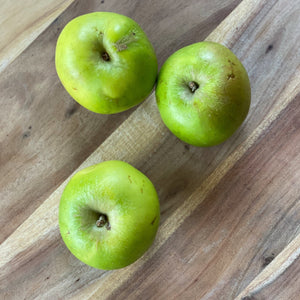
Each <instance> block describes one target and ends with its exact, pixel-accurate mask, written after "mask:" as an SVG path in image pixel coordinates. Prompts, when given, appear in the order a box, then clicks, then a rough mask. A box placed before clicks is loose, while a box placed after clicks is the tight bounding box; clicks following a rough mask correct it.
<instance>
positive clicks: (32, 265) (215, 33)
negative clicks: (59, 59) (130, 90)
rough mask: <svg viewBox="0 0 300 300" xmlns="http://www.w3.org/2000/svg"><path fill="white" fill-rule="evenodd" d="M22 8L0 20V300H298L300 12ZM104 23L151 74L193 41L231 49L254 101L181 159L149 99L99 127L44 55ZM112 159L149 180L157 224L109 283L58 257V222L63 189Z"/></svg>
mask: <svg viewBox="0 0 300 300" xmlns="http://www.w3.org/2000/svg"><path fill="white" fill-rule="evenodd" d="M24 2H26V4H27V6H25V7H23V6H22V7H21V6H20V5H19V4H18V3H14V2H12V3H10V4H6V6H7V7H6V8H7V10H6V12H5V13H3V12H1V14H0V16H1V18H2V20H1V22H2V24H7V30H6V29H5V28H4V29H5V30H6V32H8V33H9V34H6V35H5V34H4V35H3V39H2V37H1V45H2V49H1V55H0V65H1V73H0V91H1V98H0V101H1V108H2V109H1V111H0V125H1V126H0V199H1V202H0V209H1V212H2V215H1V218H0V224H1V232H0V242H1V245H0V299H66V298H74V299H89V298H91V299H235V298H236V299H243V300H246V299H248V300H249V299H280V300H282V299H299V295H300V275H299V272H300V259H299V255H300V235H299V233H300V130H299V127H300V109H299V107H300V106H299V105H300V96H299V91H300V47H299V46H300V1H299V0H297V1H293V5H292V6H291V5H289V4H290V1H288V0H278V1H275V0H270V1H263V0H255V1H254V0H244V1H242V2H241V1H236V0H226V1H217V0H204V1H197V0H192V1H182V0H175V1H170V0H164V1H159V0H154V1H143V2H142V1H138V0H128V1H117V0H111V1H104V0H102V1H95V0H94V1H92V0H89V1H74V2H73V1H66V2H64V3H63V2H62V1H61V2H60V1H55V0H52V1H49V2H48V4H47V6H43V5H42V6H40V9H37V10H32V9H30V5H29V4H30V3H31V4H32V3H33V2H34V1H31V2H30V0H26V1H24ZM7 3H9V2H7ZM32 5H33V4H32ZM102 10H103V11H114V12H118V13H122V14H125V15H128V16H130V17H132V18H133V19H135V20H136V21H137V22H138V23H139V24H140V25H141V27H142V28H143V29H144V30H145V32H146V33H147V35H148V37H149V38H150V40H151V41H152V43H153V45H154V47H155V50H156V53H157V56H158V61H159V66H161V65H162V64H163V62H164V61H165V59H166V58H167V57H168V56H169V55H170V54H171V53H173V52H174V51H176V50H177V49H179V48H181V47H183V46H185V45H188V44H191V43H194V42H198V41H201V40H204V39H205V38H206V39H207V40H211V41H216V42H220V43H222V44H224V45H226V46H227V47H229V48H230V49H232V51H233V52H234V53H235V54H236V55H237V56H238V57H239V58H240V60H241V61H242V62H243V64H244V65H245V67H246V69H247V71H248V73H249V76H250V81H251V86H252V103H251V108H250V113H249V116H248V117H247V119H246V121H245V122H244V124H243V125H242V127H241V128H240V129H239V130H238V131H237V132H236V133H235V134H234V136H232V137H231V138H230V139H229V140H228V141H227V142H225V143H223V144H222V145H219V146H216V147H211V148H196V147H192V146H189V145H186V144H184V143H182V142H181V141H179V140H178V139H177V138H175V137H174V136H173V135H172V134H170V132H169V131H168V130H167V129H166V127H165V126H164V125H163V123H162V121H161V119H160V116H159V113H158V110H157V107H156V103H155V97H154V94H153V93H152V94H151V95H150V97H148V99H147V100H146V101H145V102H144V103H143V104H141V105H140V106H139V107H138V108H137V109H132V110H130V111H128V112H125V113H121V114H117V115H112V116H102V115H97V114H94V113H91V112H89V111H87V110H85V109H84V108H82V107H80V106H79V105H77V104H76V103H75V102H74V100H72V99H71V98H70V97H69V95H68V94H67V93H66V91H65V90H64V89H63V87H62V86H61V84H60V82H59V80H58V78H57V75H56V72H55V67H54V51H55V43H56V40H57V37H58V35H59V33H60V31H61V30H62V28H63V26H64V25H65V24H66V23H67V22H68V21H69V20H71V19H72V18H74V17H76V16H78V15H80V14H83V13H87V12H91V11H102ZM20 11H23V14H20ZM16 16H17V18H16ZM14 18H15V19H14ZM13 19H14V20H15V22H13V21H11V20H13ZM22 22H23V23H24V22H25V25H26V26H24V28H25V29H24V32H25V33H24V32H22V30H21V28H22V26H20V25H19V24H22ZM8 24H10V25H9V26H8ZM13 26H15V27H13ZM14 33H15V34H14ZM3 45H5V47H4V46H3ZM9 45H11V47H12V51H8V50H7V49H9ZM110 159H120V160H124V161H127V162H128V163H130V164H132V165H133V166H135V167H137V168H138V169H140V170H141V171H142V172H144V173H145V174H146V175H147V176H148V177H149V178H150V179H151V180H152V182H153V183H154V185H155V187H156V189H157V191H158V193H159V198H160V203H161V224H160V228H159V231H158V235H157V238H156V240H155V243H154V245H153V246H152V247H151V248H150V250H149V251H148V252H147V253H146V254H145V255H144V256H143V257H142V258H141V259H140V260H138V261H137V262H136V263H134V264H132V265H131V266H129V267H127V268H124V269H121V270H116V271H109V272H108V271H100V270H96V269H93V268H90V267H88V266H86V265H84V264H83V263H81V262H80V261H78V260H77V259H76V258H74V257H73V256H72V255H71V254H70V252H69V251H68V250H67V248H66V247H65V245H64V244H63V242H62V239H61V237H60V234H59V230H58V221H57V213H58V203H59V199H60V195H61V192H62V190H63V188H64V186H65V184H66V182H68V180H69V176H71V174H73V173H74V172H75V171H76V170H78V169H82V168H84V167H86V166H89V165H92V164H94V163H99V162H101V161H104V160H110Z"/></svg>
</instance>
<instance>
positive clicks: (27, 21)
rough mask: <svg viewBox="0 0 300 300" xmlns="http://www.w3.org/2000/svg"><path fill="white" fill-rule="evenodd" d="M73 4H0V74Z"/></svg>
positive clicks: (54, 0) (59, 0)
mask: <svg viewBox="0 0 300 300" xmlns="http://www.w3.org/2000/svg"><path fill="white" fill-rule="evenodd" d="M73 1H74V0H67V1H66V0H50V1H49V0H48V1H34V0H22V2H21V3H16V1H10V0H2V1H1V11H0V26H1V28H2V30H1V39H0V72H1V71H3V70H4V69H5V68H6V67H7V66H8V65H9V64H10V63H11V62H12V61H13V60H14V59H15V58H16V57H17V56H18V55H19V54H20V53H21V52H22V51H23V50H24V49H25V48H26V47H27V46H28V45H30V43H32V42H33V41H34V40H35V39H36V38H37V37H38V35H39V34H40V33H41V32H42V31H43V30H44V29H45V28H47V27H48V26H49V24H51V22H52V21H53V20H54V19H55V18H57V17H58V16H59V15H60V14H61V13H62V12H63V11H64V10H65V9H66V8H67V7H68V6H69V5H70V4H71V3H72V2H73Z"/></svg>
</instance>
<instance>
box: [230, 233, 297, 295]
mask: <svg viewBox="0 0 300 300" xmlns="http://www.w3.org/2000/svg"><path fill="white" fill-rule="evenodd" d="M299 257H300V234H299V235H297V236H296V237H295V238H294V239H293V240H292V241H291V242H290V243H289V244H288V245H287V246H286V247H285V248H284V249H283V250H282V252H280V254H278V255H277V256H276V257H275V259H274V260H273V261H272V262H271V263H270V264H269V265H268V266H267V267H266V268H265V269H264V270H263V271H262V272H261V273H260V274H259V275H258V276H257V277H256V278H255V279H254V280H253V281H252V282H251V283H250V284H249V285H248V286H247V287H246V288H245V289H244V290H243V291H242V292H241V293H240V294H239V295H238V296H237V297H236V298H235V299H236V300H240V299H243V298H244V297H247V296H248V297H250V298H251V297H253V296H255V294H256V293H258V292H260V291H261V290H263V289H264V288H266V287H267V286H268V285H270V284H272V283H273V282H274V281H275V280H276V279H278V278H279V276H281V275H282V274H283V273H284V272H286V271H287V269H288V268H289V267H290V266H291V265H292V264H293V263H295V262H296V260H297V259H298V258H299Z"/></svg>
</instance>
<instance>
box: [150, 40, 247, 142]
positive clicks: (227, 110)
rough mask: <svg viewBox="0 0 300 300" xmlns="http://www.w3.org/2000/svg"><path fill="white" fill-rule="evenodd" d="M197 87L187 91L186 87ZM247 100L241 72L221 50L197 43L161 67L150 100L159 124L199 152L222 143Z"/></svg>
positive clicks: (244, 113)
mask: <svg viewBox="0 0 300 300" xmlns="http://www.w3.org/2000/svg"><path fill="white" fill-rule="evenodd" d="M190 82H194V83H196V84H197V85H198V87H197V86H196V88H197V89H196V90H195V91H194V92H192V89H191V88H190V87H189V83H190ZM250 99H251V88H250V82H249V78H248V75H247V72H246V70H245V68H244V67H243V65H242V63H241V62H240V61H239V60H238V58H237V57H236V56H235V55H234V54H233V53H232V52H231V51H230V50H229V49H228V48H226V47H225V46H223V45H221V44H218V43H214V42H200V43H196V44H192V45H189V46H187V47H184V48H182V49H180V50H178V51H177V52H175V53H174V54H172V55H171V56H170V57H169V58H168V59H167V60H166V62H165V63H164V65H163V66H162V68H161V70H160V73H159V76H158V83H157V88H156V100H157V105H158V109H159V112H160V115H161V117H162V120H163V122H164V123H165V125H166V126H167V127H168V128H169V130H170V131H171V132H172V133H173V134H174V135H176V136H177V137H178V138H179V139H181V140H182V141H184V142H186V143H188V144H191V145H194V146H201V147H208V146H213V145H217V144H220V143H222V142H224V141H225V140H226V139H228V138H229V137H230V136H231V135H232V134H233V133H234V132H235V131H236V130H237V128H238V127H239V126H240V125H241V124H242V122H243V121H244V119H245V118H246V116H247V114H248V111H249V107H250Z"/></svg>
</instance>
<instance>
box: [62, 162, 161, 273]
mask: <svg viewBox="0 0 300 300" xmlns="http://www.w3.org/2000/svg"><path fill="white" fill-rule="evenodd" d="M159 219H160V212H159V200H158V196H157V193H156V190H155V188H154V186H153V184H152V183H151V181H150V180H149V179H148V178H147V177H146V176H145V175H144V174H143V173H141V172H140V171H138V170H137V169H136V168H134V167H133V166H131V165H129V164H128V163H125V162H123V161H106V162H102V163H100V164H98V165H94V166H91V167H88V168H86V169H83V170H81V171H79V172H77V173H76V174H75V175H74V176H73V177H72V178H71V179H70V181H69V182H68V184H67V186H66V188H65V189H64V191H63V194H62V197H61V200H60V204H59V228H60V233H61V236H62V238H63V241H64V242H65V244H66V246H67V247H68V249H69V250H70V251H71V253H72V254H73V255H75V256H76V257H77V258H78V259H79V260H81V261H82V262H84V263H85V264H87V265H89V266H92V267H94V268H98V269H104V270H112V269H118V268H122V267H125V266H127V265H129V264H131V263H133V262H134V261H136V260H137V259H138V258H139V257H141V256H142V255H143V254H144V253H145V251H146V250H147V249H148V248H149V247H150V246H151V244H152V242H153V241H154V238H155V235H156V232H157V229H158V225H159Z"/></svg>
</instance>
